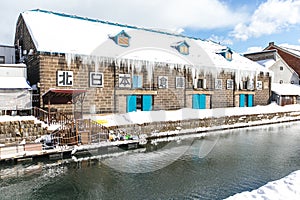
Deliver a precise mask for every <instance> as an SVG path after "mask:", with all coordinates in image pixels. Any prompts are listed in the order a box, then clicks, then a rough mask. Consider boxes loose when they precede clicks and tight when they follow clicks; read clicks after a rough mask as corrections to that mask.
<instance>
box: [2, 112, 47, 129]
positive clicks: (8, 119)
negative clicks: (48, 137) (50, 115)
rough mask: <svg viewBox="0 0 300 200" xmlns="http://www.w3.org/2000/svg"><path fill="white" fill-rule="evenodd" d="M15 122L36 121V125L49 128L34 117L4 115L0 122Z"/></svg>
mask: <svg viewBox="0 0 300 200" xmlns="http://www.w3.org/2000/svg"><path fill="white" fill-rule="evenodd" d="M14 121H34V123H35V124H37V123H40V124H42V127H43V128H45V127H48V125H47V124H45V123H44V122H42V121H39V120H38V119H37V118H35V117H34V116H19V115H16V116H10V115H2V116H0V122H14Z"/></svg>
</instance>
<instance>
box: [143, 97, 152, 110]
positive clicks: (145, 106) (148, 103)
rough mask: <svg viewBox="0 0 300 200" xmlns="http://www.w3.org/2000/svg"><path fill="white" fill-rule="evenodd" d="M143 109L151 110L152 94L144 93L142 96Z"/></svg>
mask: <svg viewBox="0 0 300 200" xmlns="http://www.w3.org/2000/svg"><path fill="white" fill-rule="evenodd" d="M142 98H143V99H142V106H143V107H142V110H143V111H150V110H152V96H151V95H143V96H142Z"/></svg>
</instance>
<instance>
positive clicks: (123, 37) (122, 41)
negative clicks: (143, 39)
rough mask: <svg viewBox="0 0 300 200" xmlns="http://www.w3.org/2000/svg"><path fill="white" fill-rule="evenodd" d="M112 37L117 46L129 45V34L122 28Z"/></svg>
mask: <svg viewBox="0 0 300 200" xmlns="http://www.w3.org/2000/svg"><path fill="white" fill-rule="evenodd" d="M112 39H113V40H114V41H115V43H116V44H117V45H119V46H122V47H129V40H130V36H129V35H128V34H127V33H126V32H125V31H124V30H122V31H121V32H120V33H118V34H117V35H116V36H114V37H112Z"/></svg>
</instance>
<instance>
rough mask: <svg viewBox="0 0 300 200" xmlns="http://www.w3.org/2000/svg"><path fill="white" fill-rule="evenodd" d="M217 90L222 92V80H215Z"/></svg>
mask: <svg viewBox="0 0 300 200" xmlns="http://www.w3.org/2000/svg"><path fill="white" fill-rule="evenodd" d="M215 89H216V90H222V79H216V80H215Z"/></svg>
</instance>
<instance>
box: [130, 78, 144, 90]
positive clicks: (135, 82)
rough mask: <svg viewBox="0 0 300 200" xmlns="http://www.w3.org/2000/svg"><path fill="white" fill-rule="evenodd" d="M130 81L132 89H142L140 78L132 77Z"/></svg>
mask: <svg viewBox="0 0 300 200" xmlns="http://www.w3.org/2000/svg"><path fill="white" fill-rule="evenodd" d="M132 81H133V84H132V88H142V85H143V81H142V76H133V78H132Z"/></svg>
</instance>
